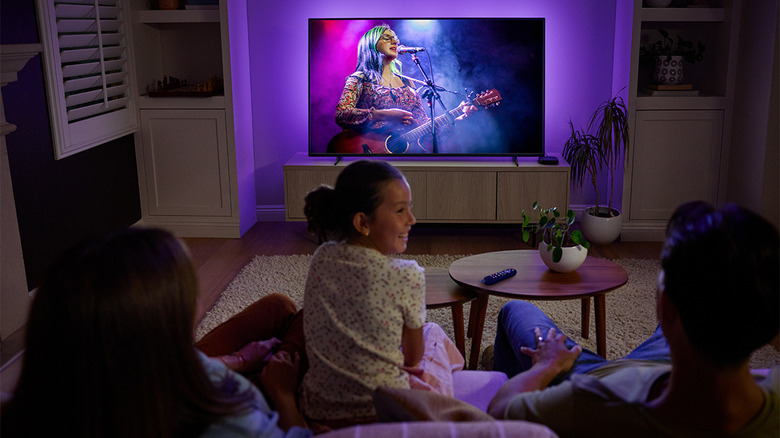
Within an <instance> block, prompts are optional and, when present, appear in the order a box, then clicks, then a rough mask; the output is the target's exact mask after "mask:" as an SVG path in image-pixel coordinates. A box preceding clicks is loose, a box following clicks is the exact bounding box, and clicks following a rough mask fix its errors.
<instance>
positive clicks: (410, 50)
mask: <svg viewBox="0 0 780 438" xmlns="http://www.w3.org/2000/svg"><path fill="white" fill-rule="evenodd" d="M424 51H425V47H406V46H398V54H399V55H403V54H404V53H417V52H424Z"/></svg>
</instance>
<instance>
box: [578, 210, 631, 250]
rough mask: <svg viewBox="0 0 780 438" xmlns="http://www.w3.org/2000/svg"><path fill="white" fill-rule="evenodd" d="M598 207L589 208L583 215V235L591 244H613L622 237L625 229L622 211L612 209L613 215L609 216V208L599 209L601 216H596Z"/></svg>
mask: <svg viewBox="0 0 780 438" xmlns="http://www.w3.org/2000/svg"><path fill="white" fill-rule="evenodd" d="M595 211H596V207H588V208H586V209H585V214H583V215H582V220H581V223H582V233H583V234H585V238H586V239H587V240H588V242H590V243H596V244H599V245H606V244H608V243H612V242H614V241H615V239H617V238H618V236H620V231H621V230H622V229H623V215H622V214H620V211H618V210H616V209H614V208H613V209H612V215H609V214H607V211H608V208H607V207H599V214H600V215H596V214H595Z"/></svg>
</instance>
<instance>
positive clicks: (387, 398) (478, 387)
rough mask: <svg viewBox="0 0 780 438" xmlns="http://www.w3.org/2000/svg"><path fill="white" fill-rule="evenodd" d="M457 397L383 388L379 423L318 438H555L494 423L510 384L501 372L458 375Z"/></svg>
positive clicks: (528, 427)
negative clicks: (494, 406)
mask: <svg viewBox="0 0 780 438" xmlns="http://www.w3.org/2000/svg"><path fill="white" fill-rule="evenodd" d="M452 377H453V383H454V388H455V394H454V397H447V396H443V395H439V394H435V393H433V392H429V391H420V390H414V389H388V388H379V389H377V391H376V392H375V394H374V406H375V407H376V409H377V416H378V417H379V422H377V423H373V424H365V425H357V426H351V427H347V428H343V429H338V430H334V431H330V432H327V433H323V434H319V435H317V437H318V438H414V437H424V438H455V437H463V438H466V437H468V438H499V437H500V438H551V437H557V435H556V434H555V433H554V432H553V431H551V430H550V429H549V428H547V427H546V426H543V425H541V424H536V423H531V422H528V421H518V420H495V419H493V418H492V417H491V416H490V415H488V414H487V413H486V411H487V407H488V404H489V403H490V400H492V399H493V396H494V395H495V394H496V392H498V390H499V388H500V387H501V385H503V384H504V382H506V381H507V376H506V374H504V373H502V372H498V371H471V370H463V371H456V372H454V373H453V376H452Z"/></svg>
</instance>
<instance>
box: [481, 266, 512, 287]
mask: <svg viewBox="0 0 780 438" xmlns="http://www.w3.org/2000/svg"><path fill="white" fill-rule="evenodd" d="M515 274H517V270H516V269H513V268H509V269H504V270H503V271H498V272H496V273H495V274H490V275H488V276H487V277H485V278H483V279H482V282H483V283H485V284H487V285H488V286H489V285H491V284H495V283H498V282H499V281H501V280H506V279H507V278H509V277H513V276H514V275H515Z"/></svg>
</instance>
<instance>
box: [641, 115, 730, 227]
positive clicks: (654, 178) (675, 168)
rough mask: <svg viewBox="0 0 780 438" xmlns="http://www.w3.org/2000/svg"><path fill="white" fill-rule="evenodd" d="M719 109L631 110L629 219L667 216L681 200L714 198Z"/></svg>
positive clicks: (720, 125) (720, 127) (717, 173)
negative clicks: (634, 112) (633, 117)
mask: <svg viewBox="0 0 780 438" xmlns="http://www.w3.org/2000/svg"><path fill="white" fill-rule="evenodd" d="M722 134H723V111H720V110H705V111H637V115H636V133H635V137H634V138H635V141H634V144H633V147H634V151H633V163H632V174H631V194H630V196H631V204H630V205H631V211H630V215H631V216H630V219H631V220H664V221H665V220H667V219H668V218H669V217H670V216H671V215H672V213H673V212H674V210H675V209H676V208H677V206H679V205H680V204H681V203H683V202H687V201H693V200H698V199H701V200H704V201H709V202H712V203H717V200H718V184H719V177H720V159H721V158H720V157H721V142H722Z"/></svg>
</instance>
